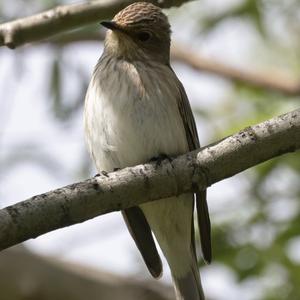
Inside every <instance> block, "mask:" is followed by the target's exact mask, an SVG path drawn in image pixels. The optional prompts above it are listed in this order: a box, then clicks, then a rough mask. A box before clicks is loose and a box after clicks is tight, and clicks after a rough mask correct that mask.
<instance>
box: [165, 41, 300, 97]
mask: <svg viewBox="0 0 300 300" xmlns="http://www.w3.org/2000/svg"><path fill="white" fill-rule="evenodd" d="M171 54H172V58H173V59H175V60H178V61H181V62H183V63H185V64H187V65H188V66H190V67H192V68H194V69H195V70H199V71H204V72H209V73H212V74H216V75H219V76H222V77H225V78H228V79H232V80H235V81H238V82H243V83H246V84H248V85H252V86H255V87H259V88H264V89H267V90H270V91H275V92H279V93H282V94H286V95H290V96H297V95H300V80H293V79H292V78H290V77H289V76H285V75H284V74H277V73H275V74H271V73H268V74H263V73H257V72H249V71H245V70H239V69H237V68H234V67H231V66H229V65H226V64H223V63H221V62H217V61H215V60H213V59H207V58H204V57H202V56H201V55H199V54H198V53H196V52H195V51H192V50H191V49H187V47H182V46H180V45H179V44H176V45H175V46H174V47H173V48H172V52H171Z"/></svg>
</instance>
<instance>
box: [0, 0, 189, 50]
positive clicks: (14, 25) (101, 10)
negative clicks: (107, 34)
mask: <svg viewBox="0 0 300 300" xmlns="http://www.w3.org/2000/svg"><path fill="white" fill-rule="evenodd" d="M146 1H148V2H152V3H154V4H156V5H158V6H161V7H165V8H167V7H171V6H179V5H181V4H182V3H184V2H187V1H188V0H162V1H160V0H146ZM133 2H136V1H134V0H102V1H99V0H98V1H91V2H84V3H80V4H71V5H62V6H57V7H55V8H53V9H51V10H48V11H45V12H42V13H39V14H36V15H33V16H30V17H26V18H22V19H18V20H15V21H12V22H7V23H4V24H1V25H0V46H7V47H9V48H11V49H14V48H16V47H17V46H21V45H24V44H25V43H29V42H33V41H37V40H41V39H45V38H48V37H50V36H53V35H55V34H58V33H60V32H63V31H67V30H71V29H75V28H78V27H80V26H83V25H87V24H90V23H93V22H98V21H99V20H103V19H106V18H111V17H112V16H113V15H114V14H116V13H117V12H118V11H119V10H121V9H122V8H124V7H125V6H127V5H129V4H130V3H133Z"/></svg>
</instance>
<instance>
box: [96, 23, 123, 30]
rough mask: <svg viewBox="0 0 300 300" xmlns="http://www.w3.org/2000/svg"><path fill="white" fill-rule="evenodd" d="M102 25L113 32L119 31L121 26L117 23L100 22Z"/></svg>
mask: <svg viewBox="0 0 300 300" xmlns="http://www.w3.org/2000/svg"><path fill="white" fill-rule="evenodd" d="M100 24H101V25H102V26H104V27H106V28H108V29H111V30H117V29H119V26H118V24H117V23H116V22H114V21H102V22H100Z"/></svg>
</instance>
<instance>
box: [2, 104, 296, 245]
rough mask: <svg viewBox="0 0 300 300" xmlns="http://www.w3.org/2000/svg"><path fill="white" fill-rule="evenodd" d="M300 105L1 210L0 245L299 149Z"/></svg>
mask: <svg viewBox="0 0 300 300" xmlns="http://www.w3.org/2000/svg"><path fill="white" fill-rule="evenodd" d="M299 137H300V109H298V110H295V111H292V112H289V113H287V114H285V115H282V116H279V117H276V118H273V119H271V120H268V121H265V122H263V123H261V124H258V125H255V126H252V127H247V128H245V129H244V130H242V131H240V132H238V133H236V134H234V135H232V136H230V137H227V138H225V139H223V140H222V141H220V142H218V143H215V144H212V145H209V146H207V147H205V148H203V149H198V150H196V151H194V152H190V153H187V154H185V155H182V156H179V157H177V158H176V159H173V160H172V161H171V162H169V160H166V161H164V162H163V163H162V164H161V165H159V166H158V165H155V163H149V164H145V165H139V166H135V167H132V168H125V169H123V170H120V171H117V172H113V173H109V174H108V176H105V175H102V176H99V177H96V178H92V179H88V180H86V181H83V182H79V183H75V184H72V185H69V186H66V187H63V188H59V189H57V190H54V191H50V192H48V193H45V194H41V195H37V196H34V197H32V198H30V199H28V200H26V201H22V202H19V203H17V204H14V205H12V206H9V207H6V208H4V209H2V210H0V249H5V248H7V247H10V246H13V245H15V244H18V243H20V242H23V241H25V240H27V239H30V238H35V237H37V236H39V235H41V234H44V233H46V232H49V231H52V230H54V229H58V228H62V227H65V226H69V225H72V224H76V223H80V222H83V221H86V220H88V219H91V218H94V217H96V216H99V215H101V214H105V213H109V212H113V211H117V210H121V209H125V208H128V207H132V206H136V205H138V204H141V203H145V202H148V201H154V200H157V199H161V198H167V197H171V196H174V195H178V194H181V193H186V192H191V191H194V189H195V185H197V189H205V188H206V187H208V186H210V185H212V184H213V183H216V182H218V181H220V180H222V179H225V178H228V177H230V176H233V175H235V174H237V173H239V172H242V171H244V170H246V169H248V168H250V167H253V166H255V165H257V164H259V163H261V162H263V161H266V160H268V159H271V158H273V157H276V156H279V155H281V154H284V153H288V152H293V151H296V150H298V149H299V148H300V138H299Z"/></svg>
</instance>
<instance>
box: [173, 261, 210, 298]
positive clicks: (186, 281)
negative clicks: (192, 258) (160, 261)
mask: <svg viewBox="0 0 300 300" xmlns="http://www.w3.org/2000/svg"><path fill="white" fill-rule="evenodd" d="M173 281H174V285H175V292H176V300H205V297H204V293H203V289H202V285H201V281H200V275H199V271H198V268H197V265H196V264H193V265H192V266H191V268H190V270H189V271H188V273H186V274H185V275H184V276H182V277H176V276H173Z"/></svg>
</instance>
